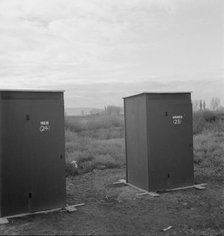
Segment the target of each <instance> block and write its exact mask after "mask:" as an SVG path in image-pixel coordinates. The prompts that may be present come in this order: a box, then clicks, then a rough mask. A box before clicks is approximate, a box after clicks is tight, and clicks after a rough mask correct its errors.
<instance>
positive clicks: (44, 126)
mask: <svg viewBox="0 0 224 236" xmlns="http://www.w3.org/2000/svg"><path fill="white" fill-rule="evenodd" d="M49 131H50V122H49V121H47V120H44V121H40V132H49Z"/></svg>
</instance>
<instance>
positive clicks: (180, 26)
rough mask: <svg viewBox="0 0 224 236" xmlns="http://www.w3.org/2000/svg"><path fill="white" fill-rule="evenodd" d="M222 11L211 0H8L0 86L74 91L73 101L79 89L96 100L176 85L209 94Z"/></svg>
mask: <svg viewBox="0 0 224 236" xmlns="http://www.w3.org/2000/svg"><path fill="white" fill-rule="evenodd" d="M220 9H221V7H220V3H219V1H217V2H216V3H212V1H209V0H203V1H201V0H199V1H197V3H195V2H194V1H191V0H190V1H188V0H181V1H180V0H178V1H177V0H122V1H120V0H32V1H30V0H10V1H8V0H0V77H1V79H0V86H1V87H2V88H56V89H58V88H59V89H60V88H63V89H67V90H68V95H66V98H67V99H68V100H66V102H67V101H68V103H70V104H71V103H72V102H71V101H74V100H73V96H77V94H79V91H78V92H77V93H76V92H75V91H76V89H78V90H80V89H81V90H82V91H83V93H80V94H79V96H82V98H83V99H82V101H83V102H84V101H85V99H87V97H89V100H88V102H92V103H93V101H94V96H95V99H97V100H98V99H99V103H102V102H103V101H104V102H106V101H108V102H109V101H111V102H113V101H117V102H118V101H119V99H118V97H121V96H124V95H125V94H127V93H128V94H130V93H136V92H140V91H141V90H144V89H149V90H157V89H158V88H164V90H166V89H167V90H169V89H170V86H171V85H172V88H173V89H177V90H178V89H180V88H183V89H184V88H185V87H186V89H188V88H192V89H191V90H195V91H197V94H203V93H202V92H201V91H200V89H199V88H200V86H199V85H198V84H197V81H201V80H203V78H204V79H205V80H207V79H208V80H212V79H214V78H217V73H219V71H220V68H221V65H222V62H223V61H222V53H221V50H222V45H223V42H222V37H221V33H220V29H221V27H222V25H221V23H220V17H221V10H220ZM208 13H209V14H208ZM202 74H203V76H204V77H203V76H202ZM208 75H209V76H208ZM120 81H122V83H121V84H119V82H120ZM172 81H176V82H175V83H173V82H172ZM186 81H189V82H188V83H185V82H186ZM157 83H158V84H159V85H158V84H157ZM200 83H201V82H200ZM157 85H158V86H157ZM182 85H183V86H182ZM214 85H218V83H214ZM221 85H222V84H221ZM107 86H108V87H109V88H110V89H109V90H108V87H107ZM184 86H185V87H184ZM194 86H195V88H197V89H194ZM73 88H74V90H73ZM210 88H213V89H214V86H211V87H210ZM120 89H121V90H120ZM117 90H118V91H120V92H117ZM205 91H207V92H208V93H211V94H212V92H209V87H206V90H205ZM211 91H212V90H211ZM73 92H74V93H75V94H76V95H73V94H72V93H73ZM84 92H86V93H87V94H89V95H88V96H86V97H85V95H84ZM122 94H123V95H122ZM213 94H214V92H213ZM220 94H221V92H220ZM205 95H206V94H205ZM116 96H117V97H116ZM197 96H198V95H197ZM220 96H221V95H220ZM110 98H113V99H110ZM101 101H102V102H101Z"/></svg>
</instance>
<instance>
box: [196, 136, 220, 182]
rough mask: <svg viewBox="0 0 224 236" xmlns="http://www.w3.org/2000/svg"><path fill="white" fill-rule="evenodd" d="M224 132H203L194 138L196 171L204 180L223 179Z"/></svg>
mask: <svg viewBox="0 0 224 236" xmlns="http://www.w3.org/2000/svg"><path fill="white" fill-rule="evenodd" d="M223 140H224V132H214V133H212V132H210V133H209V132H204V133H202V134H199V135H196V136H194V163H195V164H197V165H196V166H195V167H196V170H197V171H198V172H199V174H200V175H201V176H204V177H206V178H219V179H223V177H224V173H223V170H224V144H223Z"/></svg>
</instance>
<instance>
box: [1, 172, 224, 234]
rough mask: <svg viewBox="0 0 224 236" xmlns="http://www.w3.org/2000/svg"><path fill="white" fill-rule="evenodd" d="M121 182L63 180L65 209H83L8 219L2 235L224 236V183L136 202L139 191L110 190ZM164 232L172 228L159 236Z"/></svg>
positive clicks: (113, 175)
mask: <svg viewBox="0 0 224 236" xmlns="http://www.w3.org/2000/svg"><path fill="white" fill-rule="evenodd" d="M122 178H125V169H111V170H95V171H93V172H91V173H87V174H83V175H79V176H76V177H73V178H67V203H68V204H78V203H85V206H82V207H79V208H78V211H76V212H73V213H67V212H64V211H62V212H54V213H48V214H41V215H34V216H27V217H22V218H16V219H11V220H10V223H9V224H7V225H1V226H0V234H1V235H3V234H10V235H16V234H21V235H38V234H39V235H48V234H49V235H224V182H222V181H215V182H208V186H207V189H206V190H196V189H188V190H184V191H177V192H172V193H171V192H170V193H163V194H161V195H160V197H158V198H153V197H151V196H148V195H145V196H141V197H140V196H139V197H136V193H138V191H137V190H135V189H133V188H131V187H129V186H123V187H115V186H113V185H112V183H113V182H115V181H117V180H119V179H122ZM43 194H44V193H43ZM168 226H173V227H172V228H171V229H170V230H168V231H166V232H163V231H162V229H164V228H167V227H168Z"/></svg>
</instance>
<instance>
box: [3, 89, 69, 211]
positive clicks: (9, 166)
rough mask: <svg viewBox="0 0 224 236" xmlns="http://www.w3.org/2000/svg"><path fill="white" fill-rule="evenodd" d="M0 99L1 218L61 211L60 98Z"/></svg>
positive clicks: (15, 95) (14, 95)
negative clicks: (35, 212) (44, 211)
mask: <svg viewBox="0 0 224 236" xmlns="http://www.w3.org/2000/svg"><path fill="white" fill-rule="evenodd" d="M1 97H2V102H1V106H2V109H1V121H2V122H1V126H2V129H1V136H2V156H1V161H2V165H1V170H2V175H1V176H2V180H1V184H2V191H1V197H2V201H1V208H2V212H1V216H9V215H14V214H20V213H26V212H34V211H39V210H45V209H51V208H58V207H63V206H65V173H64V171H65V159H64V107H63V93H59V92H57V93H46V92H41V93H37V92H35V93H32V92H17V91H16V92H9V91H4V92H1Z"/></svg>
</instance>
